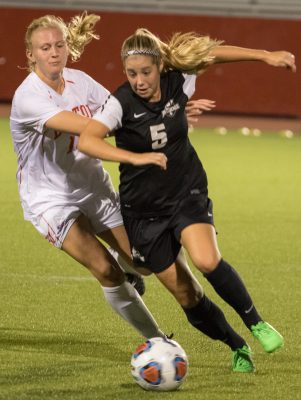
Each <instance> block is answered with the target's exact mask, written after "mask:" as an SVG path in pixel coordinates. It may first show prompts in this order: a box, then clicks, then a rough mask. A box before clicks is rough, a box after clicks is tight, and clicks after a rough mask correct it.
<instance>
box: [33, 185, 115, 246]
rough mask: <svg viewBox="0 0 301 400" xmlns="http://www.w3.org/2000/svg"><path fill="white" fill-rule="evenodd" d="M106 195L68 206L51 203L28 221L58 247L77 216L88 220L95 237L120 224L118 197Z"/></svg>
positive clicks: (113, 193) (112, 193) (113, 194)
mask: <svg viewBox="0 0 301 400" xmlns="http://www.w3.org/2000/svg"><path fill="white" fill-rule="evenodd" d="M107 194H108V193H106V196H105V197H101V196H99V195H98V196H95V195H94V196H91V197H90V198H89V199H88V200H86V201H80V202H75V203H73V204H72V203H71V204H68V205H66V204H58V203H55V201H53V200H52V204H53V205H52V206H50V208H48V209H47V211H45V212H43V214H40V215H38V216H36V217H32V218H30V221H31V222H32V224H33V225H34V226H35V228H36V229H37V230H38V231H39V232H40V233H41V234H42V235H43V236H44V237H45V239H47V240H48V241H49V242H50V243H52V244H53V245H54V246H56V247H58V248H61V247H62V244H63V241H64V239H65V237H66V235H67V233H68V231H69V229H70V227H71V225H72V224H73V223H74V221H75V220H76V219H77V218H78V217H79V216H80V215H85V216H86V217H87V218H88V219H89V221H90V223H91V225H92V227H93V229H94V232H95V234H99V233H101V232H103V231H106V230H108V229H112V228H115V227H116V226H120V225H123V220H122V216H121V213H120V204H119V196H118V194H117V193H116V192H111V194H110V196H108V195H107Z"/></svg>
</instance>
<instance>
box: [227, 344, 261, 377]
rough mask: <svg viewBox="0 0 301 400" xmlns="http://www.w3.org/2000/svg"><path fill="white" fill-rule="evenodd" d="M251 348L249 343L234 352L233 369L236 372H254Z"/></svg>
mask: <svg viewBox="0 0 301 400" xmlns="http://www.w3.org/2000/svg"><path fill="white" fill-rule="evenodd" d="M251 354H252V353H251V349H250V347H249V346H248V345H246V344H245V345H244V346H242V347H241V348H240V349H237V350H235V351H233V353H232V371H234V372H254V371H255V366H254V364H253V361H252V358H251Z"/></svg>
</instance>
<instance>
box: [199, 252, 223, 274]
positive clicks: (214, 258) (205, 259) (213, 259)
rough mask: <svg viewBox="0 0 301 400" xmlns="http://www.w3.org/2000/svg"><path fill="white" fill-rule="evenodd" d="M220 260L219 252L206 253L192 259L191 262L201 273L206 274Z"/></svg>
mask: <svg viewBox="0 0 301 400" xmlns="http://www.w3.org/2000/svg"><path fill="white" fill-rule="evenodd" d="M220 260H221V257H220V255H219V254H206V255H203V256H201V257H198V258H196V259H194V260H193V263H194V265H195V266H196V268H197V269H198V270H199V271H201V272H202V273H203V274H208V273H210V272H212V271H213V270H214V269H215V268H216V266H217V265H218V263H219V262H220Z"/></svg>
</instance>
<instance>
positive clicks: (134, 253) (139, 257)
mask: <svg viewBox="0 0 301 400" xmlns="http://www.w3.org/2000/svg"><path fill="white" fill-rule="evenodd" d="M132 256H133V260H134V261H135V260H139V261H141V262H145V258H144V256H143V255H142V254H141V253H140V252H139V251H138V250H136V249H135V247H132Z"/></svg>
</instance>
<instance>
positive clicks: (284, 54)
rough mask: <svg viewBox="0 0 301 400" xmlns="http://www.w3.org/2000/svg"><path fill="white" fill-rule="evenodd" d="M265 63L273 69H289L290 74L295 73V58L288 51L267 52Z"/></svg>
mask: <svg viewBox="0 0 301 400" xmlns="http://www.w3.org/2000/svg"><path fill="white" fill-rule="evenodd" d="M265 61H266V63H267V64H269V65H272V66H273V67H285V68H288V69H290V70H291V71H292V72H296V70H297V67H296V63H295V56H294V54H292V53H290V52H288V51H270V52H267V56H266V59H265Z"/></svg>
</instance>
